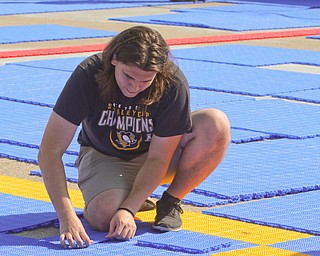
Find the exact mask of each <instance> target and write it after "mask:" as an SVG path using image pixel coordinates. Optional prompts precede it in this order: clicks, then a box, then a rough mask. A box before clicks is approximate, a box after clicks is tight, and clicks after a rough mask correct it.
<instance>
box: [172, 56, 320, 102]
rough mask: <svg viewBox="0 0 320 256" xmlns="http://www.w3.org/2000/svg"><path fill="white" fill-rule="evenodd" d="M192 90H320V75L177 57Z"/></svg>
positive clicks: (265, 93)
mask: <svg viewBox="0 0 320 256" xmlns="http://www.w3.org/2000/svg"><path fill="white" fill-rule="evenodd" d="M178 64H179V66H180V68H181V70H182V71H183V72H184V73H185V75H186V77H187V79H188V82H189V85H190V88H191V89H201V90H207V91H216V92H226V93H234V94H240V95H247V96H248V95H250V96H270V95H273V94H279V93H283V94H284V93H286V92H295V91H302V90H311V89H319V88H320V86H319V84H320V76H319V75H316V74H306V73H298V72H289V71H280V70H270V69H263V68H255V67H246V66H237V65H229V64H219V63H212V62H205V61H196V60H182V59H179V60H178Z"/></svg>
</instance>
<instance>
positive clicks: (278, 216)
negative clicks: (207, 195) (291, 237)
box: [203, 191, 320, 235]
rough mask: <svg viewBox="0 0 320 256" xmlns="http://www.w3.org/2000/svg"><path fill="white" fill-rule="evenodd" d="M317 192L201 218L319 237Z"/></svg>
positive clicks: (227, 209) (254, 203)
mask: <svg viewBox="0 0 320 256" xmlns="http://www.w3.org/2000/svg"><path fill="white" fill-rule="evenodd" d="M319 195H320V191H312V192H307V193H299V194H295V195H288V196H283V197H277V198H271V199H267V200H258V201H252V202H247V203H243V204H236V205H230V206H224V207H220V208H212V209H208V210H205V211H203V213H204V214H209V215H214V216H220V217H225V218H230V219H235V220H240V221H245V222H250V223H256V224H260V225H266V226H271V227H277V228H283V229H288V230H294V231H298V232H304V233H309V234H314V235H320V220H319V218H315V216H317V213H318V212H319V204H318V201H319Z"/></svg>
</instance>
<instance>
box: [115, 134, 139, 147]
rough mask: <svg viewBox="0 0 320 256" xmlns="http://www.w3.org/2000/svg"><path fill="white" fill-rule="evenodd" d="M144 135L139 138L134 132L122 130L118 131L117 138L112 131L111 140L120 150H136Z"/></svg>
mask: <svg viewBox="0 0 320 256" xmlns="http://www.w3.org/2000/svg"><path fill="white" fill-rule="evenodd" d="M141 140H142V137H141V138H140V139H139V140H137V139H136V138H135V135H134V134H133V133H132V132H125V131H120V132H117V136H116V139H115V140H114V139H113V136H112V132H110V141H111V143H112V145H113V146H114V147H115V148H117V149H119V150H134V149H137V148H139V147H140V143H141Z"/></svg>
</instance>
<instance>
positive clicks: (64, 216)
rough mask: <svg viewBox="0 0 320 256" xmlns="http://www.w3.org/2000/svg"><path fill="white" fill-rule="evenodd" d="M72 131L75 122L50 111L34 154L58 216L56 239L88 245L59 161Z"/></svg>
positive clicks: (73, 243)
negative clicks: (58, 233)
mask: <svg viewBox="0 0 320 256" xmlns="http://www.w3.org/2000/svg"><path fill="white" fill-rule="evenodd" d="M76 130H77V126H76V125H74V124H72V123H70V122H68V121H67V120H65V119H64V118H62V117H61V116H59V115H58V114H56V113H55V112H52V114H51V116H50V119H49V121H48V124H47V127H46V129H45V132H44V135H43V138H42V142H41V146H40V150H39V154H38V161H39V166H40V169H41V172H42V177H43V181H44V183H45V186H46V189H47V191H48V194H49V196H50V199H51V201H52V203H53V205H54V207H55V210H56V212H57V214H58V217H59V221H60V242H61V244H62V245H63V246H64V247H66V243H65V240H67V241H68V243H69V245H70V246H71V247H73V248H75V247H76V246H77V245H78V246H80V247H83V246H85V245H87V246H88V245H90V239H89V237H88V235H87V234H86V232H85V230H84V228H83V226H82V223H81V221H80V220H79V218H78V217H77V215H76V212H75V210H74V208H73V206H72V203H71V200H70V197H69V194H68V189H67V182H66V176H65V170H64V166H63V162H62V156H63V154H64V152H65V151H66V149H67V148H68V146H69V145H70V143H71V140H72V138H73V137H74V134H75V132H76ZM75 242H76V244H75Z"/></svg>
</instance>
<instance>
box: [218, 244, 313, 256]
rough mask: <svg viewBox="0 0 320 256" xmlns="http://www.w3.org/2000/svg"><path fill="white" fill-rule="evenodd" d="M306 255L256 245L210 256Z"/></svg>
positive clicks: (305, 255)
mask: <svg viewBox="0 0 320 256" xmlns="http://www.w3.org/2000/svg"><path fill="white" fill-rule="evenodd" d="M262 255H263V256H308V254H304V253H298V252H293V251H288V250H283V249H278V248H272V247H268V246H257V247H253V248H246V249H241V250H236V251H230V252H220V253H216V254H212V256H262Z"/></svg>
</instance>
